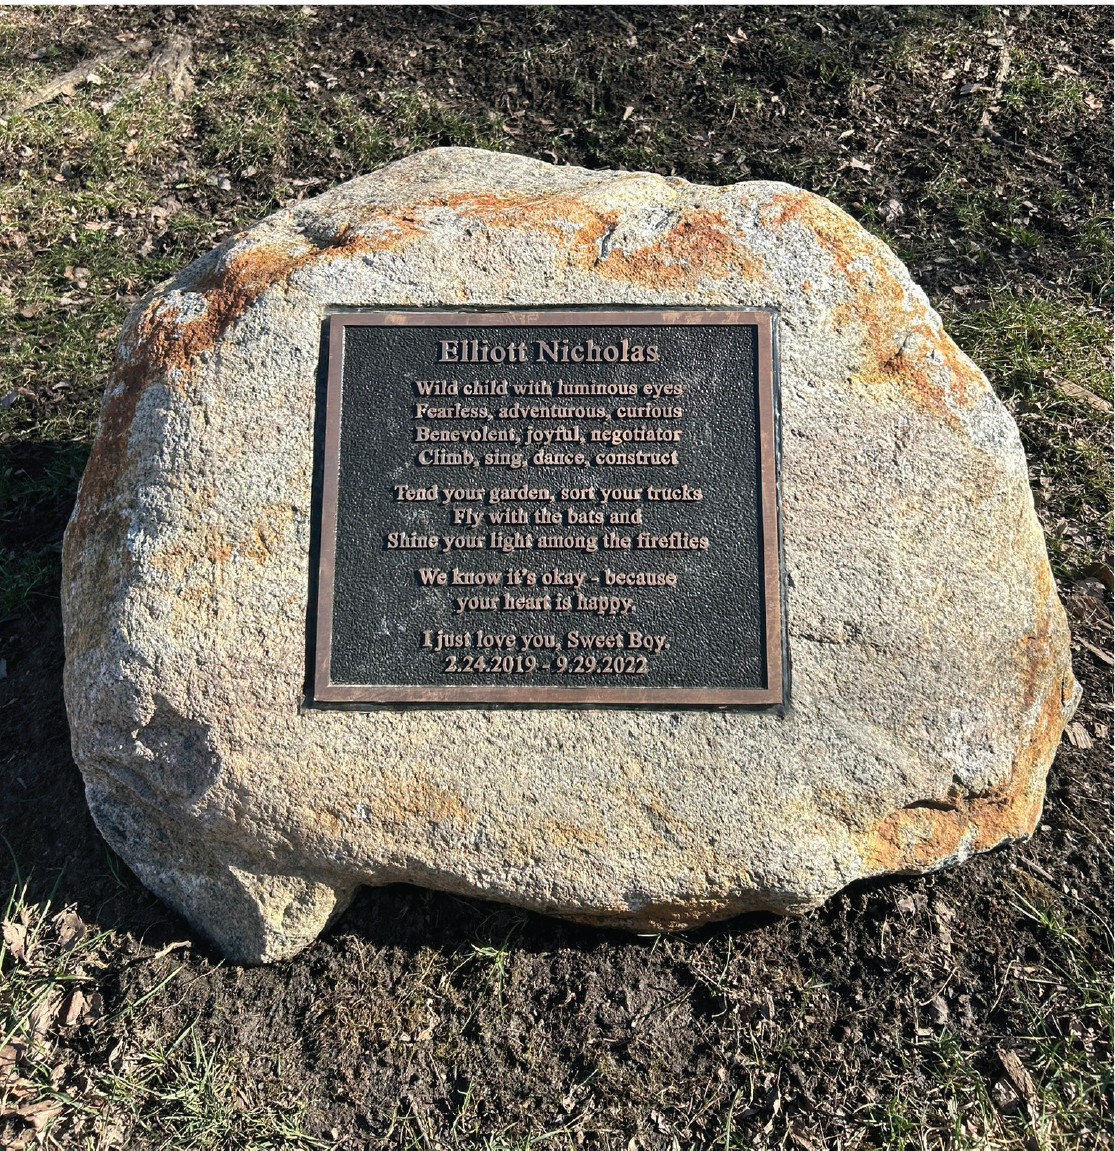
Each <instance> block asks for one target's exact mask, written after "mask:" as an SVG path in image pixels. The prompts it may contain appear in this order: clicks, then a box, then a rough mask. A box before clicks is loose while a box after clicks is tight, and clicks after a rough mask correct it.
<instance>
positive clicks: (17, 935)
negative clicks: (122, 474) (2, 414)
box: [0, 392, 27, 963]
mask: <svg viewBox="0 0 1115 1151" xmlns="http://www.w3.org/2000/svg"><path fill="white" fill-rule="evenodd" d="M17 394H18V393H17V392H9V393H8V396H12V397H14V396H16V395H17ZM8 396H5V397H4V398H3V399H2V400H0V407H4V408H7V407H11V404H10V403H9V401H8ZM3 928H4V946H5V947H6V948H7V949H8V951H9V952H10V953H11V954H12V955H13V956H15V958H16V959H18V960H20V961H21V962H24V963H26V962H27V926H26V924H23V923H13V922H12V921H11V920H10V919H5V920H4V923H3Z"/></svg>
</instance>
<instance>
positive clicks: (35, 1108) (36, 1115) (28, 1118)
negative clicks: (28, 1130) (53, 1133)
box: [12, 1099, 62, 1131]
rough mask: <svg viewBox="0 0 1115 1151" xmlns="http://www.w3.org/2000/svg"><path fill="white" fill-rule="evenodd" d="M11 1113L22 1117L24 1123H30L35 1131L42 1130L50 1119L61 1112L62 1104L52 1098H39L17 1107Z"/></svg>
mask: <svg viewBox="0 0 1115 1151" xmlns="http://www.w3.org/2000/svg"><path fill="white" fill-rule="evenodd" d="M12 1114H14V1115H15V1116H17V1117H18V1118H20V1119H22V1120H23V1121H24V1123H30V1124H31V1126H32V1127H33V1128H34V1129H35V1130H36V1131H42V1130H43V1128H44V1127H46V1125H47V1124H48V1123H49V1122H50V1121H51V1120H52V1119H56V1118H57V1117H58V1116H59V1115H61V1114H62V1104H61V1103H55V1102H54V1101H53V1100H52V1099H41V1100H39V1102H38V1103H28V1104H26V1105H25V1106H23V1107H17V1108H16V1109H15V1111H14V1112H12Z"/></svg>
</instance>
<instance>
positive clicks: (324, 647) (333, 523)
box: [306, 305, 786, 707]
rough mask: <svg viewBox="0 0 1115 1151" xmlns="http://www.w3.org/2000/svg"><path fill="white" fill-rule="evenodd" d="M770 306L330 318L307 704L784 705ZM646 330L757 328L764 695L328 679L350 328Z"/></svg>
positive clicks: (381, 311)
mask: <svg viewBox="0 0 1115 1151" xmlns="http://www.w3.org/2000/svg"><path fill="white" fill-rule="evenodd" d="M776 315H777V313H776V312H775V311H774V310H771V309H757V308H736V307H730V306H728V307H715V308H709V307H700V306H696V307H684V306H682V307H674V308H668V307H655V306H651V307H641V306H639V305H628V306H626V307H625V306H623V305H615V306H614V307H608V308H601V307H596V306H592V307H588V308H585V309H583V310H581V309H578V308H575V307H570V306H568V305H565V306H557V307H541V306H538V305H534V306H531V307H524V308H511V307H489V308H479V307H477V308H472V309H468V310H460V311H446V310H444V308H442V309H417V308H415V309H407V308H406V307H396V308H390V307H383V308H376V309H369V310H366V311H345V312H335V313H333V314H331V315H329V316H328V317H327V320H328V368H327V374H326V399H325V434H324V445H323V446H324V451H323V467H322V498H321V512H320V520H319V523H320V551H319V557H318V572H317V576H318V579H317V613H316V619H317V629H316V633H315V638H314V652H313V655H314V658H313V684H312V688H311V691H310V693H309V698H308V699H307V701H306V702H307V704H309V705H311V706H313V705H315V704H325V705H330V704H332V705H342V706H343V705H346V704H347V705H350V706H352V705H362V704H363V705H377V704H379V705H391V704H396V705H398V704H417V705H421V704H463V705H469V704H480V705H483V704H522V705H556V706H560V707H568V706H576V705H578V704H616V705H620V706H632V705H658V706H685V707H702V706H703V707H725V706H733V705H734V706H752V707H756V706H758V707H772V706H777V705H779V704H783V703H784V702H785V694H786V684H785V670H786V653H785V652H784V636H783V610H782V573H781V566H782V565H781V540H780V536H779V506H778V505H779V500H778V490H779V475H778V462H779V445H778V433H777V426H776V425H777V421H778V412H777V405H776V394H775V385H776V382H777V381H776V372H775V362H774V352H775V339H776V333H775V324H774V321H775V317H776ZM625 321H626V322H627V323H630V324H639V325H642V326H647V327H656V326H661V327H672V326H678V325H683V324H684V325H690V324H692V325H701V324H705V325H713V324H715V325H722V324H732V325H740V326H752V327H755V328H756V332H757V339H758V349H757V351H758V354H757V357H756V358H757V361H758V373H757V374H758V380H757V385H758V392H759V402H758V413H757V414H758V425H759V427H758V431H759V437H758V438H759V495H760V501H759V507H760V523H759V527H760V534H761V539H762V550H763V558H762V586H763V597H764V606H765V624H764V628H765V634H764V638H765V652H764V655H765V663H766V671H767V683H766V686H765V687H762V688H694V687H649V688H640V687H598V686H596V685H589V686H585V687H538V686H532V687H504V686H501V685H498V684H477V685H473V686H469V687H441V686H431V685H425V684H411V685H407V684H335V683H331V682H330V678H329V672H330V653H331V645H332V638H333V577H334V565H335V559H336V528H337V500H338V485H339V477H340V430H341V392H342V387H343V372H344V330H345V328H347V327H352V326H357V327H363V326H374V327H392V326H403V325H420V326H423V327H455V328H462V327H542V326H561V325H569V326H571V327H572V326H579V327H595V326H600V327H622V326H623V324H624V322H625Z"/></svg>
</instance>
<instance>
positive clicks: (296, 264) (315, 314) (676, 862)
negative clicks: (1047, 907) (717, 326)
mask: <svg viewBox="0 0 1115 1151" xmlns="http://www.w3.org/2000/svg"><path fill="white" fill-rule="evenodd" d="M597 302H599V303H606V304H629V303H632V304H648V303H656V304H672V303H682V304H747V305H777V306H778V307H779V308H780V309H781V337H782V343H781V373H782V374H781V380H782V407H783V472H782V475H783V506H782V513H783V527H784V533H785V562H786V570H787V578H788V590H787V603H786V609H787V618H788V630H789V644H790V653H791V658H792V662H793V706H792V708H791V709H790V710H789V713H788V714H787V715H785V716H784V717H779V716H776V715H771V714H756V713H753V712H752V713H746V712H731V713H725V712H717V711H700V710H696V711H682V712H671V711H658V712H656V711H643V710H614V709H613V710H603V709H598V710H578V711H573V710H553V709H544V710H531V709H495V708H475V707H470V708H462V709H459V710H453V709H444V710H423V709H411V710H380V711H371V712H347V711H332V712H329V711H312V712H306V713H302V712H300V710H299V704H300V701H301V698H302V694H303V689H304V681H305V674H306V618H307V587H308V575H309V572H308V566H309V561H308V551H309V539H310V484H311V474H312V464H313V461H312V452H313V429H314V410H315V388H316V381H317V373H318V356H319V348H320V328H321V322H322V316H323V313H324V309H325V308H326V307H327V306H332V305H450V306H452V305H469V304H472V305H490V304H510V305H526V304H565V303H597ZM63 598H64V604H65V616H66V649H67V663H66V699H67V704H68V708H69V714H70V722H71V726H72V731H73V749H74V755H75V758H76V760H77V762H78V764H79V765H80V767H81V770H82V772H83V773H84V776H85V780H86V784H87V793H88V798H89V804H90V806H91V808H92V811H93V814H94V816H95V818H96V820H97V823H98V825H99V827H100V828H101V830H102V831H103V833H104V835H105V837H106V839H107V840H108V841H109V843H110V844H111V845H112V846H113V848H114V849H115V850H116V851H118V852H119V853H120V854H121V855H122V856H123V857H124V859H125V860H126V861H127V862H128V864H129V865H130V866H131V867H132V869H133V870H134V871H135V872H136V874H137V875H139V877H140V878H141V879H142V880H143V881H144V882H145V883H146V884H147V885H148V886H149V887H151V888H152V890H154V891H155V892H157V893H158V894H159V895H160V896H162V897H163V898H164V899H165V900H167V901H168V902H169V903H171V904H172V905H173V906H174V907H176V908H178V909H179V910H180V911H181V912H182V913H183V914H184V915H186V916H187V918H189V919H190V920H191V922H192V923H193V924H194V925H195V926H196V927H197V928H198V929H199V930H200V931H202V932H204V933H205V934H207V935H208V936H210V937H211V938H212V939H213V940H214V941H215V942H216V943H217V945H218V946H219V947H220V948H221V949H222V950H223V951H224V952H225V954H227V955H228V956H229V957H230V958H231V959H234V960H238V961H245V962H254V961H265V960H272V959H277V958H280V957H284V956H289V955H291V954H293V953H294V952H296V951H297V950H298V949H299V948H301V947H303V946H305V944H307V943H308V942H310V941H311V940H312V939H313V938H314V937H315V935H316V934H317V933H318V932H319V931H321V929H322V928H323V927H324V926H325V924H326V923H327V922H328V921H329V920H330V919H331V917H333V916H335V915H336V914H337V913H338V912H339V911H340V910H341V909H343V908H344V906H345V905H346V903H347V902H348V900H349V899H350V898H351V896H352V894H353V892H354V890H355V888H356V887H357V886H358V885H359V884H361V883H370V884H381V883H388V882H393V881H397V880H406V881H410V882H414V883H419V884H425V885H429V886H431V887H437V888H442V889H445V890H450V891H457V892H464V893H469V894H476V895H482V896H486V897H491V898H495V899H501V900H506V901H508V902H511V903H516V904H520V905H522V906H525V907H531V908H536V909H539V910H542V911H547V912H550V913H553V914H555V915H562V916H567V917H570V918H575V919H579V920H583V921H587V922H593V923H601V924H620V925H624V926H630V927H633V928H647V927H665V928H673V927H680V926H683V925H687V924H693V923H697V922H700V921H704V920H711V919H717V918H723V917H726V916H729V915H732V914H734V913H736V912H738V911H742V910H746V909H755V908H771V909H774V910H776V911H780V912H800V911H804V910H806V909H808V908H810V907H813V906H815V905H816V904H818V903H819V902H820V901H822V900H824V899H825V898H826V897H827V896H829V895H830V894H832V893H833V892H834V891H836V890H838V889H839V888H840V887H842V886H843V885H844V884H847V883H849V882H850V881H852V880H854V879H858V878H860V877H864V876H871V875H879V874H882V873H885V872H899V873H901V872H907V873H909V872H919V871H924V870H927V869H931V868H936V867H940V866H942V865H945V864H949V863H956V862H959V861H962V860H963V859H965V858H966V857H968V856H969V855H971V854H972V853H973V852H977V851H983V850H986V849H988V848H991V847H994V846H995V845H997V844H1000V843H1003V842H1004V841H1008V840H1012V839H1018V838H1021V837H1024V836H1026V835H1029V834H1030V833H1031V832H1032V830H1033V828H1034V825H1035V822H1036V820H1037V817H1038V814H1039V812H1040V809H1041V804H1042V798H1043V793H1044V782H1045V775H1046V771H1047V769H1048V767H1049V764H1050V761H1051V760H1052V757H1053V754H1054V751H1055V749H1056V746H1057V742H1058V739H1059V738H1060V734H1061V731H1062V729H1063V727H1064V725H1065V723H1066V721H1067V719H1068V717H1069V715H1070V714H1071V712H1072V709H1073V707H1074V706H1075V703H1076V700H1077V697H1078V695H1079V689H1078V688H1077V685H1076V683H1075V681H1074V679H1073V676H1072V671H1071V668H1070V664H1069V655H1068V633H1067V629H1066V625H1065V619H1064V614H1063V612H1062V609H1061V606H1060V603H1059V602H1058V599H1057V595H1056V591H1055V588H1054V584H1053V580H1052V578H1051V575H1050V570H1049V565H1048V561H1047V559H1046V555H1045V549H1044V544H1043V540H1042V534H1041V530H1040V528H1039V526H1038V522H1037V519H1036V518H1035V515H1034V511H1033V504H1032V501H1031V497H1030V492H1029V488H1028V486H1027V480H1026V467H1025V461H1024V458H1023V454H1022V449H1021V446H1020V443H1019V439H1018V434H1017V431H1016V429H1015V427H1014V424H1013V423H1012V421H1011V419H1010V417H1009V416H1008V414H1007V413H1006V412H1005V411H1004V409H1003V407H1002V405H1001V404H1000V403H999V401H998V400H997V399H996V398H995V396H994V395H993V393H992V391H991V389H990V387H989V386H988V383H987V381H986V379H985V378H984V376H983V375H982V374H981V373H980V372H979V370H978V369H977V368H976V367H975V366H974V365H973V364H972V362H971V361H970V360H969V359H968V358H967V357H966V356H965V355H964V354H963V353H962V352H960V351H959V350H958V349H957V347H956V346H955V345H954V344H953V342H952V341H951V340H950V339H949V338H948V336H946V335H945V333H944V331H943V330H942V328H941V324H940V320H939V318H938V317H937V315H936V314H935V313H934V312H933V310H932V309H931V308H930V307H929V304H928V302H927V301H926V298H925V296H924V295H923V294H922V292H921V291H920V290H919V289H918V288H917V287H916V286H915V285H914V284H913V283H912V282H911V280H910V278H909V276H908V274H907V272H906V270H905V269H904V268H903V266H902V265H901V264H900V263H899V261H898V260H897V259H896V258H895V257H894V255H893V254H892V253H891V252H890V251H889V250H888V249H887V248H886V247H885V246H884V245H883V244H881V243H880V242H879V241H877V240H875V239H874V238H872V237H871V236H870V235H869V234H868V233H867V232H865V231H864V230H863V229H862V228H860V227H859V226H858V225H857V224H856V223H854V222H853V221H852V220H851V219H850V218H849V217H848V216H846V215H845V214H844V213H843V212H841V211H840V210H839V209H837V208H836V207H835V206H833V205H832V204H831V203H829V202H828V201H826V200H824V199H821V198H820V197H817V196H814V195H812V194H810V193H807V192H803V191H799V190H797V189H795V188H792V187H789V186H786V185H782V184H773V183H749V184H740V185H737V186H735V187H729V188H705V187H697V186H692V185H689V184H687V183H685V182H684V181H682V180H678V179H663V178H661V177H659V176H654V175H644V174H632V173H623V172H588V171H584V170H582V169H577V168H556V167H551V166H550V165H548V164H542V163H538V162H535V161H532V160H528V159H524V158H522V157H517V156H502V155H495V154H490V153H485V152H477V151H471V150H465V149H439V150H436V151H432V152H426V153H423V154H421V155H417V156H412V157H411V158H409V159H407V160H404V161H402V162H400V163H398V164H394V165H392V166H391V167H388V168H385V169H383V170H382V171H379V172H376V173H374V174H373V175H371V176H367V177H364V178H361V179H358V180H354V181H352V182H350V183H348V184H345V185H343V186H341V187H339V188H336V189H334V190H333V191H332V192H329V193H328V194H326V195H324V196H321V197H319V198H317V199H315V200H309V201H306V202H304V203H302V204H299V205H297V206H296V207H294V208H292V209H289V210H285V211H282V212H279V213H277V214H276V215H274V216H271V217H270V218H269V219H267V220H264V221H263V222H262V223H260V224H258V225H256V226H255V227H253V228H251V229H249V230H248V231H246V232H243V233H241V234H240V235H237V236H234V237H233V238H232V239H230V240H229V241H227V242H226V243H225V244H223V245H221V247H219V248H218V249H216V250H215V251H214V252H212V253H210V254H209V255H208V256H206V257H204V258H203V259H201V260H199V261H197V262H196V263H195V264H193V265H191V266H190V267H189V268H187V269H186V270H185V271H184V272H182V273H181V274H180V275H179V276H177V277H176V278H175V279H174V280H172V281H170V282H168V283H166V284H163V285H162V286H160V287H159V288H158V289H157V290H156V291H155V292H154V293H152V294H151V295H149V296H148V297H146V298H145V299H144V300H142V301H141V302H140V303H139V304H138V305H137V306H136V307H135V309H134V310H133V311H132V313H131V315H130V316H129V318H128V320H127V323H126V326H125V329H124V332H123V336H122V340H121V346H120V351H119V360H118V364H117V367H116V369H115V373H114V375H113V378H112V380H111V382H110V384H109V387H108V390H107V392H106V395H105V401H104V409H103V413H102V417H101V427H100V431H99V434H98V437H97V441H96V444H95V446H94V449H93V453H92V455H91V457H90V460H89V466H88V468H87V470H86V473H85V477H84V479H83V481H82V485H81V491H80V494H79V497H78V502H77V507H76V509H75V512H74V516H73V519H72V521H71V523H70V526H69V529H68V531H67V535H66V546H65V574H64V582H63Z"/></svg>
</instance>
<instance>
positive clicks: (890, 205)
mask: <svg viewBox="0 0 1115 1151" xmlns="http://www.w3.org/2000/svg"><path fill="white" fill-rule="evenodd" d="M905 215H906V209H905V207H903V204H902V201H901V200H896V199H894V197H893V196H892V197H891V199H889V200H888V201H887V202H886V203H885V204H884V205H883V220H884V221H885V222H886V223H888V224H893V223H894V221H895V220H897V219H898V217H899V216H905Z"/></svg>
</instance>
